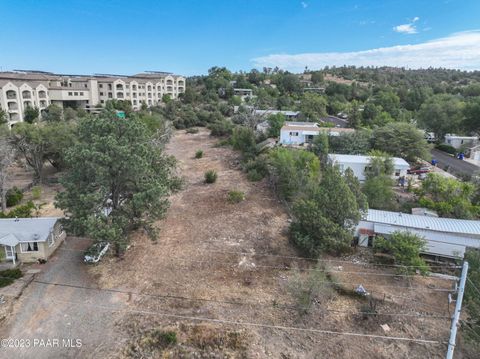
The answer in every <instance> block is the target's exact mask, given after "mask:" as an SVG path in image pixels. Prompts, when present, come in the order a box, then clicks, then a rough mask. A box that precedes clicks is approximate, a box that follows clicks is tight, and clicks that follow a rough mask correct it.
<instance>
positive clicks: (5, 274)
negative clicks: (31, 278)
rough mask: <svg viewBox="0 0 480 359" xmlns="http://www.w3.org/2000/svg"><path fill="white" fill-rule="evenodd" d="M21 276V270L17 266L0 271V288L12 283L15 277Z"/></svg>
mask: <svg viewBox="0 0 480 359" xmlns="http://www.w3.org/2000/svg"><path fill="white" fill-rule="evenodd" d="M22 276H23V274H22V271H21V270H20V269H18V268H15V269H6V270H2V271H0V288H1V287H6V286H7V285H10V284H12V283H13V282H14V281H15V279H18V278H21V277H22Z"/></svg>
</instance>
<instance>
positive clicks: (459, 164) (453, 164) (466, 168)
mask: <svg viewBox="0 0 480 359" xmlns="http://www.w3.org/2000/svg"><path fill="white" fill-rule="evenodd" d="M431 153H432V158H434V159H436V160H437V161H438V164H439V166H440V167H441V168H445V167H446V166H448V167H449V169H448V172H451V173H453V174H455V175H457V176H460V175H462V174H466V175H469V176H471V175H472V174H473V173H474V172H476V171H480V167H477V166H475V165H473V164H471V163H469V162H467V161H461V160H459V159H456V158H455V157H453V156H451V155H449V154H448V153H445V152H443V151H439V150H437V149H432V151H431Z"/></svg>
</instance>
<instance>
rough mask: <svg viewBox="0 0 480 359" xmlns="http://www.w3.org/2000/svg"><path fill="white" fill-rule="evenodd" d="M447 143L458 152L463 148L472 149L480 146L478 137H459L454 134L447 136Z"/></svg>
mask: <svg viewBox="0 0 480 359" xmlns="http://www.w3.org/2000/svg"><path fill="white" fill-rule="evenodd" d="M445 143H446V144H447V145H450V146H452V147H455V148H456V149H457V150H458V149H461V148H470V147H473V146H476V145H477V144H478V137H475V136H457V135H453V134H450V133H448V134H446V135H445Z"/></svg>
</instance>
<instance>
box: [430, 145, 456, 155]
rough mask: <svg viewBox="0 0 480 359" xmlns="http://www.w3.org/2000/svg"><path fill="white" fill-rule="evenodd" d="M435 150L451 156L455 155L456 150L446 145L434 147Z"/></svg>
mask: <svg viewBox="0 0 480 359" xmlns="http://www.w3.org/2000/svg"><path fill="white" fill-rule="evenodd" d="M435 148H436V149H437V150H440V151H443V152H447V153H450V154H451V155H454V154H455V153H457V149H456V148H455V147H453V146H450V145H447V144H446V143H440V144H439V145H436V146H435Z"/></svg>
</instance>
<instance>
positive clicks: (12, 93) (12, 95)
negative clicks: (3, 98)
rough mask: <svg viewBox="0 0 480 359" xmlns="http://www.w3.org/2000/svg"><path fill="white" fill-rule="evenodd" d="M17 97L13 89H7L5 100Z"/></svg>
mask: <svg viewBox="0 0 480 359" xmlns="http://www.w3.org/2000/svg"><path fill="white" fill-rule="evenodd" d="M16 99H17V93H16V92H15V91H13V90H8V91H7V100H16Z"/></svg>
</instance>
